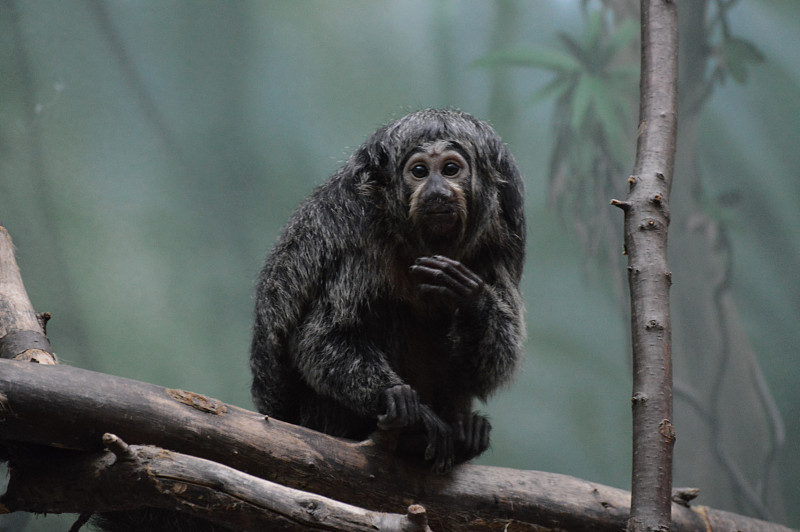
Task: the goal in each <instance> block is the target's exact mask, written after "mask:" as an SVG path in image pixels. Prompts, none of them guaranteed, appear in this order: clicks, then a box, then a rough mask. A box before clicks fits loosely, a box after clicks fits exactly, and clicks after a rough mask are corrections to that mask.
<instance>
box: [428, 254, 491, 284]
mask: <svg viewBox="0 0 800 532" xmlns="http://www.w3.org/2000/svg"><path fill="white" fill-rule="evenodd" d="M433 259H435V260H437V261H439V262H440V263H443V264H446V265H447V268H448V269H449V270H452V271H453V272H456V273H457V274H458V275H459V276H460V278H461V279H463V281H464V283H475V284H483V279H481V277H480V275H478V274H477V273H475V272H473V271H472V270H470V269H469V268H467V266H466V265H465V264H464V263H463V262H459V261H457V260H453V259H451V258H449V257H445V256H444V255H434V256H433Z"/></svg>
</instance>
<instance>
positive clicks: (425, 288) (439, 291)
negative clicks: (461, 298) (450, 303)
mask: <svg viewBox="0 0 800 532" xmlns="http://www.w3.org/2000/svg"><path fill="white" fill-rule="evenodd" d="M417 289H418V290H419V291H420V292H422V293H423V294H435V295H437V296H440V297H443V298H445V299H453V300H456V299H458V294H457V293H456V292H454V291H453V290H451V289H450V288H448V287H446V286H438V285H434V284H425V283H423V284H421V285H419V286H418V287H417Z"/></svg>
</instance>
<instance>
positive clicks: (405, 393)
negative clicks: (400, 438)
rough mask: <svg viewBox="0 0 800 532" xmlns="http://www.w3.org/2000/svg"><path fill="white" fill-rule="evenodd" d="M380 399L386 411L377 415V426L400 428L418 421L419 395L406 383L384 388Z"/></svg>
mask: <svg viewBox="0 0 800 532" xmlns="http://www.w3.org/2000/svg"><path fill="white" fill-rule="evenodd" d="M382 401H383V406H384V407H385V408H386V413H385V414H381V415H379V416H378V428H380V429H383V430H389V429H401V428H403V427H407V426H409V425H413V424H414V423H416V422H417V421H419V417H420V404H419V397H417V392H416V391H415V390H414V389H413V388H412V387H411V386H409V385H408V384H398V385H396V386H391V387H389V388H386V389H385V390H384V391H383V398H382Z"/></svg>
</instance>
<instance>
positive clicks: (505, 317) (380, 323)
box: [250, 109, 525, 473]
mask: <svg viewBox="0 0 800 532" xmlns="http://www.w3.org/2000/svg"><path fill="white" fill-rule="evenodd" d="M523 209H524V191H523V182H522V178H521V175H520V172H519V170H518V168H517V165H516V162H515V160H514V158H513V156H512V155H511V153H510V152H509V150H508V148H507V147H506V145H505V144H504V143H503V142H502V140H501V139H500V137H499V136H498V135H497V134H496V133H495V132H494V130H493V129H492V128H491V126H489V125H488V124H487V123H486V122H484V121H481V120H478V119H476V118H475V117H473V116H472V115H470V114H467V113H465V112H462V111H459V110H452V109H445V110H437V109H426V110H421V111H417V112H413V113H411V114H408V115H406V116H404V117H402V118H399V119H397V120H395V121H393V122H390V123H388V124H386V125H384V126H382V127H380V128H379V129H378V130H377V131H375V132H374V133H373V134H372V135H371V136H370V137H369V138H368V139H367V140H366V141H365V142H364V143H363V144H362V145H361V146H360V147H359V148H357V149H356V150H355V152H354V153H353V154H352V155H351V156H350V157H349V159H348V160H347V161H346V162H345V163H344V165H343V166H342V167H341V168H340V169H339V170H338V171H337V172H335V173H334V174H333V175H332V176H331V177H330V178H329V179H328V180H327V181H325V182H323V183H322V184H321V185H319V186H318V187H316V188H315V189H314V190H313V192H312V193H311V195H310V196H309V197H308V198H307V199H306V200H305V201H303V202H302V203H301V204H300V206H299V207H298V208H297V209H296V210H295V211H294V213H293V214H292V215H291V216H290V218H289V221H288V223H287V225H286V226H285V228H284V229H283V232H282V233H281V235H280V236H279V238H278V240H277V242H276V243H275V245H274V247H273V249H272V251H271V252H270V253H269V254H268V257H267V259H266V263H265V265H264V267H263V269H262V270H261V272H260V274H259V276H258V280H257V288H256V296H255V323H254V327H253V339H252V344H251V348H250V367H251V370H252V374H253V381H252V388H251V393H252V398H253V401H254V403H255V405H256V407H257V409H258V410H259V412H261V413H263V414H266V415H267V416H270V417H274V418H277V419H280V420H282V421H286V422H290V423H294V424H299V425H303V426H306V427H309V428H312V429H315V430H319V431H322V432H324V433H327V434H330V435H333V436H340V437H345V438H349V439H353V440H365V439H367V438H368V437H369V435H370V434H372V433H373V432H374V431H376V430H398V431H400V433H401V438H400V445H399V446H398V450H397V452H398V454H401V455H403V456H404V457H406V458H409V459H412V460H417V461H421V462H424V463H426V464H428V465H429V466H430V467H431V469H432V470H433V471H435V472H438V473H445V472H447V471H448V470H449V469H450V468H451V467H452V466H453V465H454V464H459V463H463V462H466V461H468V460H470V459H472V458H475V457H476V456H478V455H480V454H481V453H483V452H484V451H485V450H486V449H487V448H488V446H489V434H490V430H491V425H490V422H489V420H488V419H487V418H486V417H485V416H483V415H481V414H478V413H477V412H475V411H474V410H473V407H474V403H475V401H476V400H480V401H485V400H486V399H487V398H488V397H489V396H490V395H491V394H492V393H493V392H494V391H495V390H497V389H498V388H499V387H500V386H502V385H504V384H506V383H508V382H509V381H510V380H511V378H512V377H513V375H514V373H515V369H516V368H517V366H518V365H519V362H520V360H521V358H522V343H523V340H524V337H525V326H524V321H523V305H522V298H521V295H520V290H519V283H520V278H521V275H522V269H523V262H524V255H525V216H524V210H523ZM420 442H421V444H420Z"/></svg>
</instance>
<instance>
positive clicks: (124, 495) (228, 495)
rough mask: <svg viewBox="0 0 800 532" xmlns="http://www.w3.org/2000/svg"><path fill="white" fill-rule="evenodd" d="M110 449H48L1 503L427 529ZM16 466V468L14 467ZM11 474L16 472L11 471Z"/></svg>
mask: <svg viewBox="0 0 800 532" xmlns="http://www.w3.org/2000/svg"><path fill="white" fill-rule="evenodd" d="M103 442H104V443H105V445H106V447H108V448H109V449H110V451H104V452H98V453H75V452H58V451H53V452H52V453H51V454H50V456H49V458H48V460H46V461H42V460H37V461H32V462H30V463H26V464H25V467H24V469H23V470H22V472H21V474H14V475H13V476H12V478H11V482H10V483H9V486H8V491H7V492H6V494H5V495H4V496H3V498H2V503H3V505H4V506H6V507H8V508H15V509H19V510H25V511H29V512H84V511H85V510H86V509H87V508H92V509H94V511H96V512H107V511H116V510H124V509H136V508H139V507H141V506H142V505H147V506H150V507H159V508H165V509H170V510H174V509H176V508H179V509H180V510H181V511H182V512H186V513H188V514H191V515H194V516H196V517H199V518H202V519H205V520H208V521H211V522H214V523H217V524H220V525H223V526H228V527H235V529H236V530H242V531H250V530H253V531H255V530H264V529H265V528H268V529H269V530H295V529H297V528H302V529H304V530H345V531H353V532H367V531H374V530H386V531H392V532H426V531H427V532H430V528H428V526H427V518H426V514H425V509H424V508H423V507H421V506H419V505H412V506H410V507H409V508H408V511H407V514H405V515H401V514H390V513H382V512H372V511H369V510H365V509H363V508H358V507H356V506H352V505H349V504H344V503H341V502H338V501H335V500H333V499H329V498H326V497H321V496H319V495H314V494H311V493H307V492H304V491H300V490H296V489H291V488H287V487H285V486H281V485H280V484H275V483H274V482H269V481H267V480H263V479H260V478H258V477H254V476H252V475H247V474H245V473H242V472H240V471H237V470H235V469H232V468H230V467H226V466H223V465H220V464H217V463H215V462H211V461H209V460H203V459H201V458H196V457H193V456H188V455H184V454H180V453H174V452H170V451H166V450H164V449H161V448H158V447H152V446H140V445H131V446H128V445H127V444H126V443H125V442H123V441H122V440H121V439H120V438H118V437H117V436H114V435H112V434H105V435H104V436H103ZM17 467H19V466H17ZM15 473H16V472H15Z"/></svg>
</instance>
